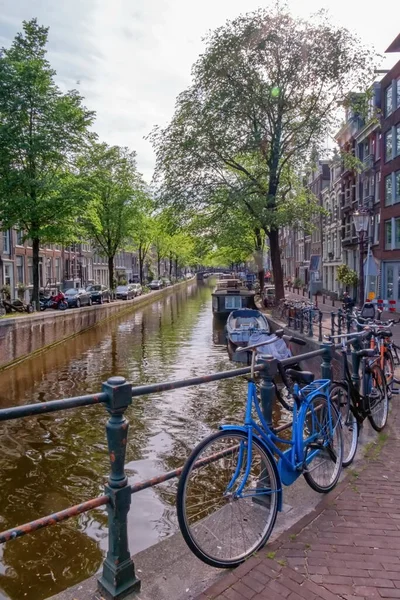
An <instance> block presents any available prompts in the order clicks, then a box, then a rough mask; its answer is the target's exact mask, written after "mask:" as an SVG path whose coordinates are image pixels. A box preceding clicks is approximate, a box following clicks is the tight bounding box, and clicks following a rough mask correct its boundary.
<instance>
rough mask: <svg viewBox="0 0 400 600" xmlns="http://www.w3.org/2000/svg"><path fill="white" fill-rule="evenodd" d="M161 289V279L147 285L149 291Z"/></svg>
mask: <svg viewBox="0 0 400 600" xmlns="http://www.w3.org/2000/svg"><path fill="white" fill-rule="evenodd" d="M162 287H163V282H162V281H161V279H153V281H151V282H150V283H149V288H150V289H151V290H161V288H162Z"/></svg>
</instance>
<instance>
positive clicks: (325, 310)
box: [274, 291, 400, 345]
mask: <svg viewBox="0 0 400 600" xmlns="http://www.w3.org/2000/svg"><path fill="white" fill-rule="evenodd" d="M285 297H286V298H289V299H291V300H302V299H303V295H302V294H301V293H300V294H297V293H294V292H288V291H286V293H285ZM307 298H308V297H307V296H305V297H304V299H305V300H306V299H307ZM318 308H319V310H320V311H321V312H322V314H323V316H322V335H329V334H330V331H331V312H335V313H337V311H338V309H339V308H342V303H341V302H340V301H338V300H336V302H335V306H333V305H332V302H331V300H330V299H329V298H327V299H326V303H325V304H323V303H322V297H321V296H319V297H318ZM399 317H400V314H399V313H390V312H388V311H384V312H383V313H382V321H386V320H389V319H398V318H399ZM274 318H276V317H274ZM313 331H314V336H313V337H314V339H318V325H314V326H313ZM392 331H393V340H394V341H395V342H396V344H398V345H400V324H399V325H397V326H395V327H393V329H392ZM343 333H345V332H343Z"/></svg>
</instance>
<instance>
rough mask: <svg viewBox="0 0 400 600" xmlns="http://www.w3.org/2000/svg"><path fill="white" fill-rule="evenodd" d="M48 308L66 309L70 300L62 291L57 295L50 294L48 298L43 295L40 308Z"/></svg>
mask: <svg viewBox="0 0 400 600" xmlns="http://www.w3.org/2000/svg"><path fill="white" fill-rule="evenodd" d="M46 308H54V309H56V310H65V309H66V308H68V302H67V301H66V299H65V296H64V294H63V293H62V292H58V294H56V295H55V296H49V297H48V298H46V297H45V296H42V297H41V298H40V310H46Z"/></svg>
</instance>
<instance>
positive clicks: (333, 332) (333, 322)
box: [331, 312, 335, 335]
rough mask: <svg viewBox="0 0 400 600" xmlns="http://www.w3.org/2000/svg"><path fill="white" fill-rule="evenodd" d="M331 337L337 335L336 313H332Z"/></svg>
mask: <svg viewBox="0 0 400 600" xmlns="http://www.w3.org/2000/svg"><path fill="white" fill-rule="evenodd" d="M331 335H335V313H334V312H331Z"/></svg>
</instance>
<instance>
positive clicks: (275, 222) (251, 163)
mask: <svg viewBox="0 0 400 600" xmlns="http://www.w3.org/2000/svg"><path fill="white" fill-rule="evenodd" d="M372 72H373V61H372V59H371V52H370V51H369V50H367V49H365V48H362V47H361V45H360V43H359V41H358V40H357V39H356V38H355V37H354V35H353V34H352V33H350V32H349V31H348V30H346V29H344V28H338V27H335V26H333V25H332V24H330V23H329V21H328V19H327V17H326V16H325V15H324V13H319V14H318V15H317V16H316V17H315V18H314V19H312V20H310V21H304V20H302V19H298V18H294V17H292V16H291V15H290V14H289V13H288V12H287V10H286V9H284V8H283V9H282V8H279V7H278V8H277V9H274V10H270V9H260V10H258V11H256V12H253V13H249V14H247V15H243V16H240V17H238V18H237V19H235V20H234V21H231V22H228V23H227V24H226V25H225V26H223V27H220V28H219V29H217V30H216V31H214V32H213V33H211V34H210V35H209V36H208V38H207V46H206V49H205V51H204V52H203V53H202V55H201V56H200V58H199V59H198V60H197V62H196V63H195V65H194V67H193V71H192V73H193V81H192V84H191V86H190V87H189V88H188V89H187V90H185V91H184V92H182V93H181V94H180V96H178V99H177V103H176V111H175V114H174V117H173V119H172V121H171V123H170V124H169V125H168V126H167V127H166V128H165V129H159V128H156V129H155V130H154V131H153V132H152V134H151V136H150V137H151V140H152V142H153V145H154V147H155V150H156V157H157V162H156V171H155V182H156V183H157V184H158V186H159V187H160V190H161V193H162V195H163V200H164V202H170V203H175V204H177V205H179V206H181V207H187V206H191V207H192V208H194V207H195V208H196V209H197V210H199V211H200V210H203V209H204V206H208V205H209V204H210V203H211V202H215V200H216V199H217V200H218V199H220V198H222V199H223V201H224V202H226V198H228V200H229V202H228V204H227V206H226V210H227V211H229V210H231V209H232V207H234V206H235V207H240V208H241V209H245V210H246V211H247V212H248V213H249V214H250V215H251V216H252V217H253V218H254V219H255V220H257V221H258V227H259V229H260V230H263V231H264V232H265V233H266V234H267V236H268V238H269V246H270V252H271V262H272V268H273V272H274V280H275V287H276V294H277V297H278V298H280V297H283V295H284V288H283V274H282V267H281V259H280V249H279V239H278V233H279V227H280V226H282V225H284V224H290V223H291V221H290V219H292V218H293V212H294V210H293V209H294V208H295V201H296V197H297V192H298V191H299V189H301V188H302V178H301V175H302V173H303V166H304V165H305V164H306V163H307V162H308V160H309V158H310V152H311V149H315V148H316V149H317V150H318V148H319V147H320V146H321V141H322V140H324V139H325V138H326V134H327V133H328V132H329V131H330V130H331V129H332V127H333V126H334V125H335V122H336V114H337V105H338V101H339V100H341V99H343V97H344V96H345V95H346V93H347V92H348V90H350V89H353V88H354V87H355V86H357V85H358V83H359V82H360V81H365V80H366V79H367V78H368V77H369V75H370V74H372ZM221 189H223V190H227V191H228V192H229V194H228V195H226V194H219V191H220V190H221ZM301 193H302V194H303V195H304V194H306V192H305V191H302V192H301ZM301 205H302V206H304V202H303V203H301ZM295 216H296V219H299V218H301V217H303V218H304V215H302V214H301V213H299V212H297V211H296V215H295Z"/></svg>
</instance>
